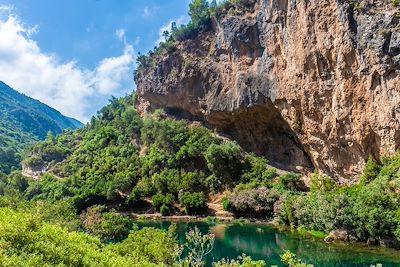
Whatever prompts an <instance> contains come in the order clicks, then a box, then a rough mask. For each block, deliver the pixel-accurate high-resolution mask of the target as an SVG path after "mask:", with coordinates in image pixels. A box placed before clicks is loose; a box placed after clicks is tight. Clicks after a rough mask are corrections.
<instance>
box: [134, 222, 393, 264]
mask: <svg viewBox="0 0 400 267" xmlns="http://www.w3.org/2000/svg"><path fill="white" fill-rule="evenodd" d="M136 223H137V224H138V226H139V227H140V228H142V227H155V228H162V229H167V228H168V227H169V226H170V225H171V222H167V221H138V222H136ZM176 225H177V235H178V239H179V242H181V243H183V242H184V240H185V233H186V232H187V231H189V230H190V229H191V228H194V227H195V226H197V227H198V228H199V229H200V230H201V231H202V232H203V233H213V234H214V235H215V245H214V250H213V252H212V253H211V254H210V255H209V258H208V265H207V266H211V262H212V261H218V260H220V259H221V258H229V259H234V258H237V257H238V256H240V255H241V254H242V253H245V254H246V255H248V256H251V257H252V258H253V259H255V260H265V261H266V262H267V263H268V265H272V264H273V265H277V266H283V265H282V264H281V263H280V260H279V255H281V254H283V253H284V252H285V251H286V250H290V251H292V252H293V253H295V254H296V255H297V256H298V257H299V258H300V259H302V260H304V261H306V262H307V263H312V264H314V265H315V266H316V267H317V266H318V267H319V266H323V267H325V266H326V267H337V266H341V267H342V266H346V267H347V266H348V267H359V266H360V267H361V266H362V267H369V266H370V265H371V264H376V263H381V264H383V266H384V267H394V266H400V251H396V250H391V249H384V248H376V247H375V248H368V247H364V246H361V245H350V244H326V243H325V242H323V241H321V240H318V239H314V238H307V237H304V236H300V235H298V234H294V233H290V232H285V231H279V230H277V229H276V228H274V227H272V226H266V225H257V224H225V223H218V224H213V223H205V222H177V223H176Z"/></svg>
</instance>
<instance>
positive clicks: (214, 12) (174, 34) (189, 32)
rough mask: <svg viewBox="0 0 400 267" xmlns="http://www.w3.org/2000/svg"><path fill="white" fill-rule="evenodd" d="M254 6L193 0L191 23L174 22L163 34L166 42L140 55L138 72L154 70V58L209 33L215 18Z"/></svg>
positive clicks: (236, 0)
mask: <svg viewBox="0 0 400 267" xmlns="http://www.w3.org/2000/svg"><path fill="white" fill-rule="evenodd" d="M253 4H254V1H251V0H224V1H220V2H219V3H217V1H216V0H213V1H207V0H192V1H191V3H190V4H189V16H190V21H189V23H188V24H186V25H184V24H182V25H177V24H176V22H173V23H172V25H171V31H165V32H164V33H163V37H164V38H165V41H164V42H161V43H160V44H159V45H158V46H156V47H154V51H149V52H148V54H147V55H142V54H140V53H139V55H138V57H137V65H138V67H137V71H140V70H144V69H146V68H154V67H155V61H154V58H153V57H154V56H157V55H160V54H161V53H162V52H163V51H167V52H171V51H174V50H175V46H176V43H177V42H180V41H184V40H188V39H194V38H196V37H197V36H198V35H199V34H201V33H203V32H207V31H209V30H210V29H211V26H212V21H211V20H212V18H213V17H219V16H221V15H223V14H227V13H229V12H230V11H231V10H234V9H245V8H246V7H248V6H252V5H253Z"/></svg>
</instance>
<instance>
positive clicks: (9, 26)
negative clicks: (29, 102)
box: [0, 0, 189, 121]
mask: <svg viewBox="0 0 400 267" xmlns="http://www.w3.org/2000/svg"><path fill="white" fill-rule="evenodd" d="M188 4H189V0H184V1H183V0H167V1H166V0H130V1H128V0H118V1H117V0H69V1H67V0H0V80H3V81H4V82H6V83H8V84H9V85H10V86H12V87H13V88H15V89H16V90H18V91H20V92H23V93H25V94H27V95H29V96H31V97H34V98H36V99H39V100H40V101H42V102H44V103H46V104H48V105H50V106H53V107H55V108H57V109H58V110H60V111H61V112H62V113H64V114H65V115H68V116H71V117H75V118H77V119H79V120H81V121H87V120H88V119H89V118H90V117H91V116H92V115H94V114H95V113H96V111H97V110H98V109H99V108H101V107H102V106H103V105H104V104H106V103H107V100H108V99H109V98H110V96H111V95H114V96H117V97H119V96H123V95H125V94H126V93H130V92H132V91H133V90H134V83H133V77H132V73H133V71H134V68H135V58H136V55H137V53H138V52H139V51H140V52H142V53H146V52H147V51H148V50H149V49H152V48H153V47H154V46H155V44H156V43H157V42H158V41H159V39H160V32H162V31H163V30H162V29H163V28H166V27H168V26H169V25H170V23H171V22H172V21H177V22H178V23H186V22H187V20H188V16H187V12H188Z"/></svg>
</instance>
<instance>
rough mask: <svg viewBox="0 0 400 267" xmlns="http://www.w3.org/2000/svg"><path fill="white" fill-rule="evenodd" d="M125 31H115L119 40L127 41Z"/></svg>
mask: <svg viewBox="0 0 400 267" xmlns="http://www.w3.org/2000/svg"><path fill="white" fill-rule="evenodd" d="M125 34H126V32H125V30H124V29H117V30H116V31H115V35H116V36H117V38H118V40H120V41H125Z"/></svg>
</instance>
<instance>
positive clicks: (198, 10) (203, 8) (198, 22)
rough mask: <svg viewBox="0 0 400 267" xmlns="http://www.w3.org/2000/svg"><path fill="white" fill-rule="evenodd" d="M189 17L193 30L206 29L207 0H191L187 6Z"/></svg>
mask: <svg viewBox="0 0 400 267" xmlns="http://www.w3.org/2000/svg"><path fill="white" fill-rule="evenodd" d="M189 16H190V18H191V19H192V24H193V26H194V27H195V28H203V27H207V25H209V21H210V10H209V4H208V2H207V0H192V2H191V3H190V4H189Z"/></svg>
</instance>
